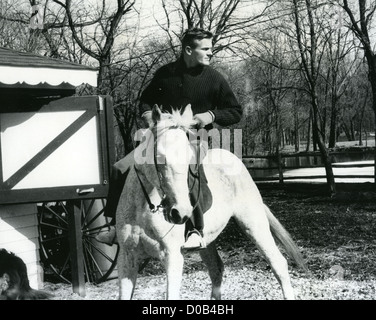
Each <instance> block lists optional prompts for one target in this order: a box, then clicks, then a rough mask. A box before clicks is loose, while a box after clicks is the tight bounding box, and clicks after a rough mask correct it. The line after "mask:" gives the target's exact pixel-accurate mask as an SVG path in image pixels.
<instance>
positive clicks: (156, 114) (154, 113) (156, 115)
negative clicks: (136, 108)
mask: <svg viewBox="0 0 376 320" xmlns="http://www.w3.org/2000/svg"><path fill="white" fill-rule="evenodd" d="M161 115H162V111H161V109H159V107H158V105H156V104H155V105H154V106H153V109H152V110H151V118H152V119H153V122H154V123H156V122H158V121H160V120H161Z"/></svg>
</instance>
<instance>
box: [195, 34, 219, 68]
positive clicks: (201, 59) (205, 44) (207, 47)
mask: <svg viewBox="0 0 376 320" xmlns="http://www.w3.org/2000/svg"><path fill="white" fill-rule="evenodd" d="M195 43H196V47H195V48H191V50H189V52H190V55H189V56H190V59H189V60H190V66H191V67H194V66H197V65H203V66H208V65H209V64H210V59H211V57H212V56H213V52H212V49H213V43H212V39H202V40H195Z"/></svg>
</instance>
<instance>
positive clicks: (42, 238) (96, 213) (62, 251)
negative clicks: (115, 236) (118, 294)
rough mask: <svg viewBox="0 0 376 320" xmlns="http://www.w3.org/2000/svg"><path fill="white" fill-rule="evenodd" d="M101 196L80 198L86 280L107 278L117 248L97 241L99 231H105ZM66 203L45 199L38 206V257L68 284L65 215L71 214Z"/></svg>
mask: <svg viewBox="0 0 376 320" xmlns="http://www.w3.org/2000/svg"><path fill="white" fill-rule="evenodd" d="M104 207H105V201H104V200H103V199H99V200H98V199H96V200H82V201H80V210H79V211H80V215H81V232H82V244H83V251H84V271H85V280H86V281H87V282H92V283H100V282H103V281H105V280H107V279H108V278H109V276H110V275H111V273H113V271H114V268H115V267H116V260H117V256H118V253H119V247H118V245H117V244H114V245H113V246H112V247H110V246H107V245H105V244H103V243H100V242H98V241H97V240H96V239H95V237H96V235H98V233H99V232H103V231H106V230H108V228H109V224H108V220H107V218H106V217H104V216H103V212H104ZM69 208H71V206H69V205H67V202H65V201H60V202H52V203H51V202H48V203H43V204H40V205H38V219H39V242H40V247H41V250H40V251H41V260H42V261H43V262H44V263H45V264H46V265H48V266H49V267H50V268H51V269H52V271H53V272H54V273H55V274H56V275H57V276H58V278H60V279H61V280H62V281H64V282H67V283H71V279H72V275H71V267H70V253H69V238H68V215H70V214H73V212H70V210H72V209H69Z"/></svg>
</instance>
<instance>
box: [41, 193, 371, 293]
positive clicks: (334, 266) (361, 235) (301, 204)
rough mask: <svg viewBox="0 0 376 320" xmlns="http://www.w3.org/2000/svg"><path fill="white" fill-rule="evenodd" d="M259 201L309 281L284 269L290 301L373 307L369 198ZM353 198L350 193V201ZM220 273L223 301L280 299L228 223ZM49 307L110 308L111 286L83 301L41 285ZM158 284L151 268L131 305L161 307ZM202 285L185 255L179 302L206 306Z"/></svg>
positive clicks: (191, 257)
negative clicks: (68, 303)
mask: <svg viewBox="0 0 376 320" xmlns="http://www.w3.org/2000/svg"><path fill="white" fill-rule="evenodd" d="M261 193H262V195H263V197H264V201H265V202H266V203H267V204H268V205H269V206H270V208H271V209H272V210H273V212H274V214H275V215H276V216H277V217H278V219H279V220H280V221H281V222H282V224H283V225H284V226H285V227H286V229H287V230H288V231H289V232H290V233H291V235H292V236H293V238H294V239H295V241H296V242H297V244H298V246H299V247H300V248H301V251H302V253H303V255H304V257H305V258H306V261H307V264H308V267H309V269H310V271H311V275H306V274H303V273H302V272H301V271H300V270H298V269H296V268H295V267H294V266H293V265H292V266H291V268H290V269H291V271H290V272H291V277H292V283H293V286H294V288H295V291H296V295H297V298H298V299H303V300H317V299H319V300H349V299H351V300H363V299H365V300H374V299H376V268H375V266H376V237H375V235H376V210H375V207H376V205H375V198H374V197H372V196H371V197H370V196H368V197H366V198H364V197H359V196H357V197H351V196H348V195H347V196H346V197H345V199H341V197H339V199H330V198H328V197H327V196H325V195H322V194H321V193H320V192H314V191H312V189H307V190H302V188H300V189H299V191H297V190H291V188H285V189H281V188H276V187H273V186H267V187H265V188H261ZM353 194H355V193H353ZM218 247H219V250H220V255H221V257H222V259H223V261H224V264H225V268H226V272H225V278H224V285H223V287H224V295H223V298H224V299H226V300H254V299H255V300H257V299H259V300H264V299H273V300H275V299H281V298H282V293H281V289H280V287H279V285H278V283H277V281H276V279H275V278H274V276H273V274H272V272H271V270H270V268H269V266H268V265H267V264H266V263H265V261H264V259H263V258H262V257H261V255H260V253H259V252H258V251H257V249H256V247H255V246H254V245H253V244H252V243H251V242H249V241H248V240H246V239H245V237H244V236H243V235H242V234H241V233H240V231H239V229H238V227H237V226H236V225H235V224H234V223H233V222H232V221H231V222H230V224H229V225H228V227H227V228H226V229H225V231H224V232H223V233H222V235H221V236H220V238H219V239H218ZM45 287H46V289H47V290H48V291H52V292H53V293H54V294H55V296H56V299H59V300H60V299H62V300H79V299H86V300H101V299H103V300H113V299H116V298H117V295H118V292H117V291H118V287H117V280H110V281H107V282H105V283H102V284H100V285H97V286H95V285H92V284H87V287H86V292H87V294H86V297H85V298H82V297H79V296H78V295H75V294H72V289H71V287H70V286H69V285H65V284H52V283H46V285H45ZM164 289H165V276H164V272H163V268H162V266H161V264H160V263H159V262H158V261H151V262H150V263H149V264H148V266H147V267H146V268H145V269H144V270H143V272H142V273H141V274H140V276H139V278H138V282H137V287H136V290H135V295H134V299H136V300H139V299H148V300H161V299H164ZM209 296H210V281H209V277H208V275H207V273H206V271H205V267H204V265H203V264H202V262H201V261H200V259H199V256H198V254H197V253H191V254H188V255H186V263H185V274H184V280H183V287H182V298H183V299H187V300H202V299H208V298H209Z"/></svg>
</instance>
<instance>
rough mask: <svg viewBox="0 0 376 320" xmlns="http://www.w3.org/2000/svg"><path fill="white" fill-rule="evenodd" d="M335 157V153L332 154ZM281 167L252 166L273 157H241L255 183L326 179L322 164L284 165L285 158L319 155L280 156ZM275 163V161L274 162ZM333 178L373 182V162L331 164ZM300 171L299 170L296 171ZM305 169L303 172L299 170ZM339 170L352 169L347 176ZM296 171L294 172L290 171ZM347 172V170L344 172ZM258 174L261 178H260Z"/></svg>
mask: <svg viewBox="0 0 376 320" xmlns="http://www.w3.org/2000/svg"><path fill="white" fill-rule="evenodd" d="M333 155H335V153H333ZM280 157H281V165H280V166H278V165H275V166H267V167H265V166H262V167H257V166H254V162H255V160H256V159H268V160H270V159H274V160H275V159H276V157H275V156H246V157H243V159H242V160H243V163H244V164H245V166H246V167H247V169H248V171H249V172H250V173H251V175H252V177H253V180H254V181H255V182H274V181H279V182H283V181H286V180H288V181H294V180H295V181H299V180H300V181H301V180H314V181H317V180H319V179H326V174H325V168H324V166H323V165H322V164H308V165H307V164H306V165H298V166H294V165H285V164H284V163H285V161H284V159H285V158H291V157H296V158H298V157H306V158H307V157H320V155H319V153H304V154H303V153H301V154H288V155H287V154H286V155H283V154H281V156H280ZM274 162H277V161H274ZM332 167H333V171H334V172H333V173H334V178H335V179H336V180H337V179H350V180H354V179H355V180H359V179H361V180H363V181H361V182H367V180H368V182H373V183H374V182H375V175H374V169H373V168H374V160H367V161H355V162H348V163H332ZM298 169H300V170H298ZM301 169H305V170H301ZM340 169H352V170H351V171H352V173H351V174H347V173H345V172H344V171H345V170H340ZM292 170H296V171H292ZM346 171H348V170H346ZM260 173H261V175H262V176H260Z"/></svg>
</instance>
